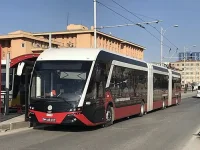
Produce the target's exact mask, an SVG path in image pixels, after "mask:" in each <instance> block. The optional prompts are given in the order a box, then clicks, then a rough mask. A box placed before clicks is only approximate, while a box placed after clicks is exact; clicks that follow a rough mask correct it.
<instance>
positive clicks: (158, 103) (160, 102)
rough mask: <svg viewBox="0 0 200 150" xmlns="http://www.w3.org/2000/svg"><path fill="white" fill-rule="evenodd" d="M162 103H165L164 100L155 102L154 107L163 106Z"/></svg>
mask: <svg viewBox="0 0 200 150" xmlns="http://www.w3.org/2000/svg"><path fill="white" fill-rule="evenodd" d="M162 103H163V101H162V100H160V101H155V102H153V109H158V108H161V107H162ZM165 104H166V103H165Z"/></svg>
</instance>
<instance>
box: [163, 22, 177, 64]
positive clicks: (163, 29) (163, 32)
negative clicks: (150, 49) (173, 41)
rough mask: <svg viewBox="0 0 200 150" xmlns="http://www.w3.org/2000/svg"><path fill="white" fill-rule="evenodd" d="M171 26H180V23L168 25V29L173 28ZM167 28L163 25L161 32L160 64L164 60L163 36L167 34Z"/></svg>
mask: <svg viewBox="0 0 200 150" xmlns="http://www.w3.org/2000/svg"><path fill="white" fill-rule="evenodd" d="M171 27H178V25H173V26H170V27H168V28H167V29H169V28H171ZM167 29H165V30H164V29H163V28H162V27H161V32H160V37H161V40H160V65H161V66H162V61H163V36H164V34H165V32H166V31H167Z"/></svg>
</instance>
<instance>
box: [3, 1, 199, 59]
mask: <svg viewBox="0 0 200 150" xmlns="http://www.w3.org/2000/svg"><path fill="white" fill-rule="evenodd" d="M99 1H100V2H102V3H104V4H106V5H107V6H109V7H112V9H115V10H116V11H117V12H119V13H121V14H122V15H124V16H126V17H127V18H129V19H131V20H133V21H134V22H141V20H138V19H137V18H136V17H134V16H132V15H130V14H129V13H127V12H126V11H123V10H122V9H120V8H119V7H118V6H117V5H115V4H114V3H113V2H112V1H111V0H99ZM115 1H117V2H119V3H120V4H122V5H123V6H124V7H126V8H127V9H129V10H131V11H132V12H134V13H138V14H143V15H145V16H149V17H152V18H156V19H160V20H163V22H162V23H159V24H152V25H153V26H155V27H156V28H157V29H158V30H160V27H161V26H162V27H164V28H168V27H170V26H172V25H174V24H178V25H179V27H178V28H170V29H169V30H167V32H166V33H165V36H166V37H167V38H168V39H170V41H171V42H173V43H174V44H175V45H176V46H177V47H179V51H183V46H190V45H193V44H195V45H197V47H196V48H193V49H192V50H193V51H199V49H200V42H199V41H200V38H199V37H200V29H199V27H200V19H199V15H200V9H199V6H200V1H199V0H115ZM97 7H98V9H97V11H98V12H97V13H98V23H97V24H98V26H101V25H115V24H124V23H126V22H127V21H126V20H125V19H123V18H121V17H119V16H117V15H116V14H114V13H112V12H111V11H109V10H107V9H106V8H104V7H102V6H101V5H97ZM68 13H69V23H74V24H80V23H81V24H84V25H86V26H88V27H90V26H92V25H93V0H34V1H31V0H4V1H2V2H1V5H0V18H1V20H2V21H1V22H0V34H7V33H8V32H12V31H15V30H19V29H20V30H24V31H30V32H45V31H60V30H65V29H66V24H67V14H68ZM139 17H142V16H139ZM142 19H143V20H145V21H152V20H153V19H150V18H146V17H142ZM146 28H147V30H148V31H150V32H151V33H152V34H154V35H155V36H156V37H157V38H159V39H160V35H159V33H158V32H157V31H156V30H155V29H153V28H151V27H150V26H146ZM102 31H103V32H107V33H108V32H111V33H112V34H113V35H115V36H117V37H120V38H123V39H126V40H129V41H132V42H134V43H137V44H140V45H143V46H145V47H146V51H145V57H144V59H145V60H146V61H148V62H149V61H159V60H160V42H159V41H158V40H156V39H155V38H154V37H152V36H151V35H150V34H149V33H148V32H146V31H145V30H144V29H142V28H139V27H137V26H134V27H123V28H112V29H104V30H102ZM164 43H165V44H166V45H169V46H170V47H171V48H172V51H171V53H173V52H174V51H175V48H174V47H173V45H170V43H169V42H167V40H166V39H164ZM168 55H169V48H167V47H164V56H168Z"/></svg>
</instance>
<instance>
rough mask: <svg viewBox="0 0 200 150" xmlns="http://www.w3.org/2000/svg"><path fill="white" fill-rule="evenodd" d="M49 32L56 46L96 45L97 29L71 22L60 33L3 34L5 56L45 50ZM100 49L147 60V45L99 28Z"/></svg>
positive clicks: (89, 46) (18, 32)
mask: <svg viewBox="0 0 200 150" xmlns="http://www.w3.org/2000/svg"><path fill="white" fill-rule="evenodd" d="M49 34H51V35H52V47H56V48H59V47H69V48H70V47H77V48H93V46H94V42H93V41H94V30H93V27H91V29H88V28H87V27H85V26H83V25H74V24H71V25H69V26H67V30H65V31H59V32H45V33H31V32H24V31H15V32H11V33H8V35H0V44H1V45H2V59H5V57H6V53H7V52H9V53H10V54H11V58H14V57H17V56H19V55H22V54H27V53H41V52H42V51H44V50H45V49H47V48H48V45H49V44H48V43H49ZM97 48H103V49H107V50H110V51H113V52H117V53H120V54H123V55H127V56H130V57H133V58H137V59H143V57H144V50H145V47H143V46H141V45H138V44H135V43H132V42H129V41H126V40H123V39H120V38H118V37H115V36H112V35H110V34H106V33H103V32H100V31H97Z"/></svg>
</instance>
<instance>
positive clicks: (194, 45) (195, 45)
mask: <svg viewBox="0 0 200 150" xmlns="http://www.w3.org/2000/svg"><path fill="white" fill-rule="evenodd" d="M192 47H196V45H192V46H189V47H186V46H184V69H183V73H184V76H185V77H184V86H185V83H186V72H185V59H186V55H185V53H186V49H190V48H192ZM195 59H196V58H195ZM195 74H196V71H195Z"/></svg>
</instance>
